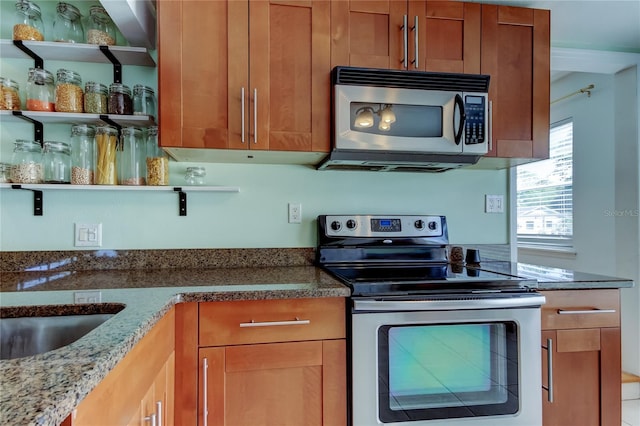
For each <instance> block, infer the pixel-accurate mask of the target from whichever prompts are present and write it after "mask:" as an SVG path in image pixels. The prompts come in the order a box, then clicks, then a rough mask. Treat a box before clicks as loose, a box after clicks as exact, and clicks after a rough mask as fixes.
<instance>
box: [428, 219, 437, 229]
mask: <svg viewBox="0 0 640 426" xmlns="http://www.w3.org/2000/svg"><path fill="white" fill-rule="evenodd" d="M437 228H438V223H437V222H435V221H433V222H429V229H431V230H432V231H435V230H436V229H437Z"/></svg>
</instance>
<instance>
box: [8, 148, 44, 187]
mask: <svg viewBox="0 0 640 426" xmlns="http://www.w3.org/2000/svg"><path fill="white" fill-rule="evenodd" d="M11 164H12V166H11V172H10V173H9V175H10V177H11V182H13V183H42V180H43V179H44V167H43V164H42V146H41V145H40V144H39V143H38V142H36V141H30V140H24V139H18V140H16V142H15V144H14V146H13V156H12V157H11Z"/></svg>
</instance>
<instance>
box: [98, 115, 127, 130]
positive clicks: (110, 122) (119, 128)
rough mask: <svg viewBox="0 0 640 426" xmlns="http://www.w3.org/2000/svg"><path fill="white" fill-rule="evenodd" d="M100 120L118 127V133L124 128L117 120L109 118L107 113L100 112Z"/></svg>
mask: <svg viewBox="0 0 640 426" xmlns="http://www.w3.org/2000/svg"><path fill="white" fill-rule="evenodd" d="M99 117H100V120H102V121H104V122H105V123H107V124H108V125H110V126H113V127H115V128H116V129H118V133H120V130H122V126H121V125H120V124H118V123H116V122H115V121H113V120H112V119H111V118H109V116H108V115H107V114H100V115H99Z"/></svg>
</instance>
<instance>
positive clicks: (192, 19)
mask: <svg viewBox="0 0 640 426" xmlns="http://www.w3.org/2000/svg"><path fill="white" fill-rule="evenodd" d="M157 9H158V11H157V13H158V88H159V104H160V113H159V118H160V135H161V137H160V140H161V144H162V146H166V147H185V148H228V147H229V146H230V144H231V141H234V140H238V141H239V140H240V139H241V135H242V108H241V105H242V97H241V93H240V90H241V88H242V87H245V88H247V90H248V73H249V68H248V64H249V62H248V46H249V44H248V37H249V32H248V22H249V21H248V15H247V14H248V3H247V2H246V1H230V2H226V1H186V0H184V1H182V0H179V1H162V2H158V6H157ZM245 108H246V111H245V113H246V112H248V106H247V105H246V104H245ZM245 146H246V144H245Z"/></svg>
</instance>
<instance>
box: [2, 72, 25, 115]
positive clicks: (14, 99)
mask: <svg viewBox="0 0 640 426" xmlns="http://www.w3.org/2000/svg"><path fill="white" fill-rule="evenodd" d="M0 90H1V91H2V92H1V94H2V96H0V109H4V110H10V111H12V110H13V111H18V110H20V108H21V106H20V105H21V102H20V86H19V85H18V83H16V82H15V81H13V80H11V79H9V78H4V77H0Z"/></svg>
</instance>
